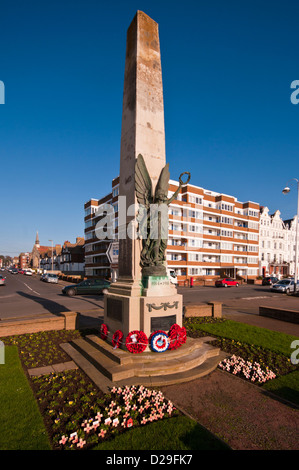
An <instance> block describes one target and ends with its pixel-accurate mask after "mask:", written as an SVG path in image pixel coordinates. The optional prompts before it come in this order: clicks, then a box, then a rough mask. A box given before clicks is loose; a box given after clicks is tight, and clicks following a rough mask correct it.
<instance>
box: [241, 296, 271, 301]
mask: <svg viewBox="0 0 299 470" xmlns="http://www.w3.org/2000/svg"><path fill="white" fill-rule="evenodd" d="M273 297H277V295H276V296H272V297H269V296H268V295H260V296H259V297H241V299H240V300H254V299H269V298H273Z"/></svg>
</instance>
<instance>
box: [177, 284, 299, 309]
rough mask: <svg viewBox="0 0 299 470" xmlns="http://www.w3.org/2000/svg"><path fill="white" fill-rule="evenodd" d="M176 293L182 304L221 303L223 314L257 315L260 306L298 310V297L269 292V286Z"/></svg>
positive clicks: (181, 288) (191, 290) (180, 290)
mask: <svg viewBox="0 0 299 470" xmlns="http://www.w3.org/2000/svg"><path fill="white" fill-rule="evenodd" d="M178 293H179V294H182V295H183V297H184V304H185V305H186V304H188V303H189V304H196V303H206V302H211V301H218V302H222V308H223V311H224V312H232V311H237V312H244V313H252V314H258V308H259V306H261V305H267V306H273V307H277V308H280V307H281V308H286V309H290V310H298V308H299V297H293V296H287V295H286V294H281V293H276V292H271V290H270V287H269V286H261V285H250V284H248V285H247V284H245V285H242V286H239V287H227V288H225V287H219V288H216V287H214V286H211V287H203V286H198V287H193V288H190V287H179V288H178Z"/></svg>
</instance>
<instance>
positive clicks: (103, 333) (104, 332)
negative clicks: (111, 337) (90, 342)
mask: <svg viewBox="0 0 299 470" xmlns="http://www.w3.org/2000/svg"><path fill="white" fill-rule="evenodd" d="M100 336H101V338H102V339H103V340H104V341H105V340H106V339H107V336H108V327H107V325H106V324H105V323H102V325H101V327H100Z"/></svg>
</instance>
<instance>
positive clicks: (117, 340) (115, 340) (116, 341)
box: [112, 330, 124, 349]
mask: <svg viewBox="0 0 299 470" xmlns="http://www.w3.org/2000/svg"><path fill="white" fill-rule="evenodd" d="M123 337H124V334H123V332H122V331H121V330H117V331H116V332H115V333H114V335H113V336H112V346H113V347H114V348H115V349H116V348H119V346H120V344H121V342H122V339H123Z"/></svg>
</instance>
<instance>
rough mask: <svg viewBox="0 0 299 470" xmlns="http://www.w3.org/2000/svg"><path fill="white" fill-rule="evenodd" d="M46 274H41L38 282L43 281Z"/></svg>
mask: <svg viewBox="0 0 299 470" xmlns="http://www.w3.org/2000/svg"><path fill="white" fill-rule="evenodd" d="M46 275H47V273H43V274H42V275H41V277H40V278H39V280H40V281H44V280H45V277H46Z"/></svg>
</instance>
